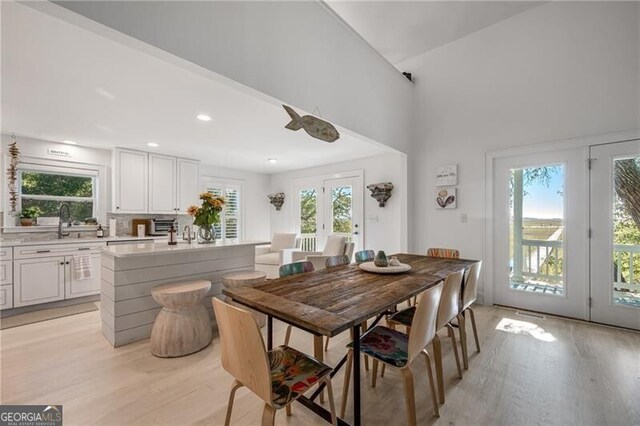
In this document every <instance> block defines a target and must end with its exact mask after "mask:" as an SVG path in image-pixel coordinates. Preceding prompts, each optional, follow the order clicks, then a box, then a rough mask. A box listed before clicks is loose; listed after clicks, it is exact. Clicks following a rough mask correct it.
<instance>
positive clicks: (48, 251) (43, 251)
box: [36, 250, 51, 253]
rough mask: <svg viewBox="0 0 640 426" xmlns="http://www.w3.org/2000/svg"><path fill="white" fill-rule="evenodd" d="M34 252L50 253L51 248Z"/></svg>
mask: <svg viewBox="0 0 640 426" xmlns="http://www.w3.org/2000/svg"><path fill="white" fill-rule="evenodd" d="M36 253H51V250H36Z"/></svg>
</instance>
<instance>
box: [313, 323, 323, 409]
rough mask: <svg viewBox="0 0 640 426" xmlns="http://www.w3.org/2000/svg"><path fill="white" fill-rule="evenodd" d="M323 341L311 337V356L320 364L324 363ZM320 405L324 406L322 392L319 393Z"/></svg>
mask: <svg viewBox="0 0 640 426" xmlns="http://www.w3.org/2000/svg"><path fill="white" fill-rule="evenodd" d="M323 339H324V338H323V337H322V336H316V335H314V336H313V356H314V358H315V359H317V360H318V361H320V362H322V361H324V351H323V350H322V343H323ZM320 403H322V404H324V391H322V392H320Z"/></svg>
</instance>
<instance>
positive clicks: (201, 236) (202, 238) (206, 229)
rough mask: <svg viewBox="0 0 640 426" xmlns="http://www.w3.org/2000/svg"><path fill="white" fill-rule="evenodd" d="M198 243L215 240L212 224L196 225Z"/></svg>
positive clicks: (208, 242)
mask: <svg viewBox="0 0 640 426" xmlns="http://www.w3.org/2000/svg"><path fill="white" fill-rule="evenodd" d="M197 240H198V244H213V243H215V242H216V230H215V227H214V225H209V226H199V227H198V238H197Z"/></svg>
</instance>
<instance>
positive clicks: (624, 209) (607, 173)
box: [590, 140, 640, 330]
mask: <svg viewBox="0 0 640 426" xmlns="http://www.w3.org/2000/svg"><path fill="white" fill-rule="evenodd" d="M590 158H591V160H590V163H591V173H590V211H591V219H590V222H591V223H590V228H591V244H590V249H591V304H592V306H591V320H592V321H595V322H600V323H605V324H611V325H617V326H621V327H629V328H634V329H639V330H640V141H638V140H635V141H628V142H620V143H613V144H605V145H598V146H592V147H591V149H590Z"/></svg>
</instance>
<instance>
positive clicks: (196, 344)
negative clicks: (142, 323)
mask: <svg viewBox="0 0 640 426" xmlns="http://www.w3.org/2000/svg"><path fill="white" fill-rule="evenodd" d="M210 289H211V283H210V282H209V281H204V280H202V281H191V282H184V283H172V284H164V285H161V286H158V287H156V288H154V289H152V290H151V295H152V296H153V299H154V300H155V301H156V302H158V303H159V304H160V305H162V310H161V311H160V313H159V314H158V316H157V317H156V320H155V322H154V323H153V329H152V330H151V353H152V354H153V355H155V356H158V357H162V358H171V357H178V356H184V355H189V354H192V353H194V352H198V351H199V350H200V349H203V348H205V347H207V345H209V343H211V318H210V317H209V313H208V312H207V309H206V308H205V307H204V304H203V303H202V301H203V300H204V299H205V297H207V294H209V290H210Z"/></svg>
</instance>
